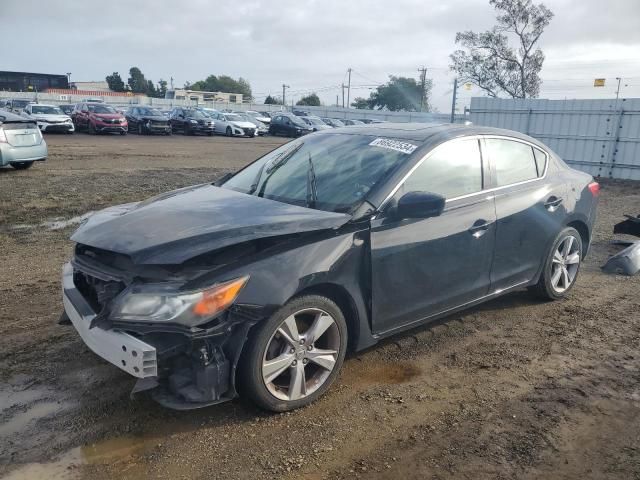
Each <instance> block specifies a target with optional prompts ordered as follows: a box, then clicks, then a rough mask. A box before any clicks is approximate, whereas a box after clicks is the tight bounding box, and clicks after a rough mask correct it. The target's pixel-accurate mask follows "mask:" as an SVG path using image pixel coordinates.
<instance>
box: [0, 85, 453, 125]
mask: <svg viewBox="0 0 640 480" xmlns="http://www.w3.org/2000/svg"><path fill="white" fill-rule="evenodd" d="M88 97H89V96H87V95H60V94H57V93H33V92H27V93H25V92H0V99H7V98H24V99H28V100H33V101H38V102H40V103H50V104H54V105H61V104H65V103H78V102H81V101H82V100H84V99H86V98H88ZM90 97H91V98H100V99H102V100H103V101H104V102H105V103H107V104H109V105H112V106H115V107H125V106H127V105H152V106H154V107H156V108H160V109H170V108H172V107H176V106H193V105H196V102H195V101H193V100H169V99H165V98H150V97H141V96H131V97H126V96H107V95H105V96H100V95H91V96H90ZM197 105H199V106H201V107H208V108H215V109H217V110H223V109H232V110H237V111H246V110H257V111H263V112H278V111H281V110H283V107H282V106H281V105H264V104H262V103H227V102H215V103H214V102H200V103H198V104H197ZM286 110H288V111H290V110H292V107H286ZM293 110H303V111H307V112H309V113H311V114H312V115H317V116H319V117H329V118H340V119H363V118H364V119H376V120H385V121H387V122H403V123H404V122H436V123H448V122H449V121H450V116H449V115H448V114H442V113H426V112H389V111H381V110H364V109H358V110H357V109H355V108H342V107H337V106H326V107H307V106H294V107H293ZM464 120H465V117H464V115H456V119H455V121H456V122H464Z"/></svg>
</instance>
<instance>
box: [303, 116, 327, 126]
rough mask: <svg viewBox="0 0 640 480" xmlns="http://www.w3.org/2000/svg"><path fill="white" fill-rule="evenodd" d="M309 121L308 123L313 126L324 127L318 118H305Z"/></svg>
mask: <svg viewBox="0 0 640 480" xmlns="http://www.w3.org/2000/svg"><path fill="white" fill-rule="evenodd" d="M307 118H308V119H309V121H310V122H311V123H312V124H313V125H326V124H325V123H324V122H323V121H322V120H320V119H319V118H313V117H307Z"/></svg>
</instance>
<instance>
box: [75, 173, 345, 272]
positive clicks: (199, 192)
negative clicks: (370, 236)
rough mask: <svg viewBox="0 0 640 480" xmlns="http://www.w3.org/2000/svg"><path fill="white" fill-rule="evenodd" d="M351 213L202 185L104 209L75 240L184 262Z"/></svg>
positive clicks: (142, 260)
mask: <svg viewBox="0 0 640 480" xmlns="http://www.w3.org/2000/svg"><path fill="white" fill-rule="evenodd" d="M350 218H351V217H350V216H349V215H346V214H342V213H333V212H324V211H320V210H313V209H310V208H304V207H298V206H295V205H289V204H286V203H281V202H276V201H273V200H267V199H264V198H261V197H257V196H254V195H246V194H244V193H238V192H235V191H233V190H228V189H225V188H219V187H214V186H213V185H199V186H195V187H188V188H184V189H181V190H176V191H173V192H169V193H165V194H163V195H160V196H158V197H154V198H152V199H149V200H146V201H144V202H140V203H134V204H127V205H120V206H117V207H112V208H108V209H106V210H102V211H100V212H98V213H96V214H94V215H93V216H91V217H90V218H89V219H88V220H87V222H86V223H85V224H84V225H82V226H81V227H80V228H79V229H78V230H77V231H76V232H75V233H74V234H73V236H72V237H71V239H72V240H73V241H75V242H78V243H82V244H85V245H89V246H92V247H96V248H100V249H103V250H109V251H112V252H117V253H121V254H124V255H127V256H129V257H130V258H131V259H132V261H133V262H134V263H138V264H179V263H182V262H184V261H186V260H188V259H190V258H193V257H195V256H197V255H201V254H203V253H207V252H210V251H213V250H217V249H220V248H224V247H227V246H230V245H233V244H237V243H241V242H246V241H250V240H256V239H259V238H266V237H273V236H278V235H287V234H293V233H302V232H310V231H315V230H325V229H333V228H338V227H340V226H342V225H344V224H345V223H347V222H348V221H349V220H350Z"/></svg>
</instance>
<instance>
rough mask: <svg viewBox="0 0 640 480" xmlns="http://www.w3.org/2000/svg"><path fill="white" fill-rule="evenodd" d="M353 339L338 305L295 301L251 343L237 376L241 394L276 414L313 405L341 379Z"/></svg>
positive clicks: (257, 329) (315, 299) (314, 300)
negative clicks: (347, 352)
mask: <svg viewBox="0 0 640 480" xmlns="http://www.w3.org/2000/svg"><path fill="white" fill-rule="evenodd" d="M292 319H293V328H291V321H292ZM314 327H317V328H315V329H314ZM298 329H299V330H298ZM313 332H317V333H318V334H317V335H314V334H313ZM347 335H348V334H347V324H346V321H345V319H344V315H343V314H342V312H341V311H340V308H339V307H338V306H337V305H336V304H335V303H334V302H333V301H332V300H330V299H329V298H326V297H322V296H319V295H305V296H302V297H298V298H294V299H293V300H291V301H289V302H288V303H287V304H286V305H284V306H283V307H282V308H280V310H278V311H277V312H276V313H274V314H273V315H272V316H271V318H269V319H268V320H266V321H264V322H263V323H262V324H261V325H258V326H256V327H255V331H254V332H253V333H252V334H251V336H250V338H249V340H248V341H247V344H246V346H245V350H244V352H243V354H242V358H241V361H240V365H239V370H238V377H237V380H238V383H239V386H240V390H241V393H242V394H243V395H245V396H246V397H248V398H249V399H251V400H252V401H253V402H254V403H255V404H257V405H258V406H259V407H261V408H264V409H265V410H270V411H273V412H285V411H288V410H293V409H296V408H300V407H303V406H305V405H308V404H310V403H312V402H313V401H315V400H316V399H318V398H319V397H320V396H322V395H323V394H324V393H325V392H326V391H327V390H328V389H329V387H330V386H331V385H332V384H333V382H334V381H335V379H336V378H337V377H338V375H339V372H340V367H341V366H342V363H343V361H344V356H345V353H346V351H347ZM301 372H302V373H301ZM299 379H301V380H300V381H297V380H299Z"/></svg>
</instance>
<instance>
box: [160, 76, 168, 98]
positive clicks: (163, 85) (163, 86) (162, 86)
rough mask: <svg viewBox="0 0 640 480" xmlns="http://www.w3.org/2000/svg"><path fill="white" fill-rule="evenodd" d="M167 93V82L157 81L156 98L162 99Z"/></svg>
mask: <svg viewBox="0 0 640 480" xmlns="http://www.w3.org/2000/svg"><path fill="white" fill-rule="evenodd" d="M166 93H167V81H166V80H163V79H160V80H158V98H164V97H165V94H166Z"/></svg>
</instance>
